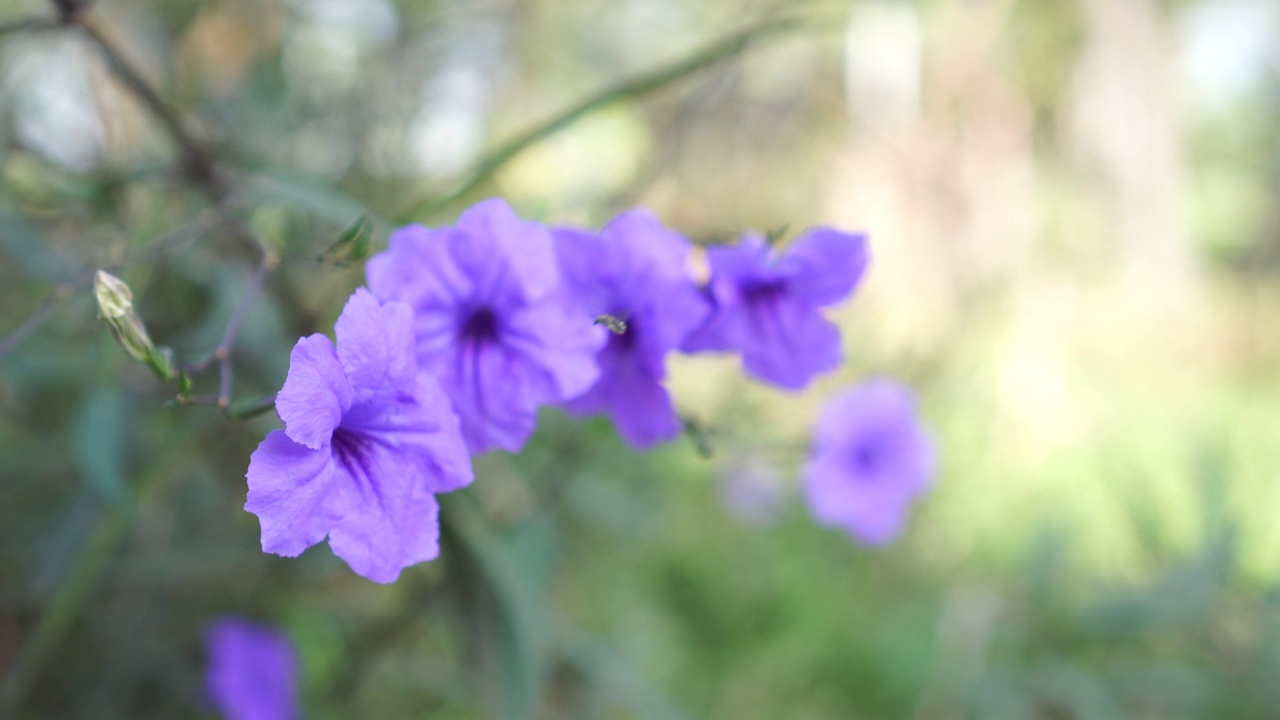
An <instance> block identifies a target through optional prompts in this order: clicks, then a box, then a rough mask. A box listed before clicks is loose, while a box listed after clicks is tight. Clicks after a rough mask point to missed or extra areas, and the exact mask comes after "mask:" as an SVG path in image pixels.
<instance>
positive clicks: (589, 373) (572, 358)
mask: <svg viewBox="0 0 1280 720" xmlns="http://www.w3.org/2000/svg"><path fill="white" fill-rule="evenodd" d="M607 338H608V331H607V330H605V329H604V328H602V327H599V326H596V325H592V324H589V323H584V322H582V317H581V316H580V315H579V314H578V313H576V312H574V310H573V308H572V306H571V305H569V304H568V303H565V302H542V303H538V304H537V305H532V306H529V307H528V308H525V309H524V310H522V311H520V312H516V313H512V314H511V315H510V316H509V318H508V322H507V327H506V332H505V334H504V336H503V343H504V344H505V345H506V346H507V347H508V348H509V349H510V350H511V351H513V352H514V353H517V354H518V355H519V356H520V357H521V358H523V360H524V362H526V363H528V364H529V365H531V366H534V367H536V368H538V369H539V370H540V372H539V373H537V374H533V373H530V377H531V378H534V377H538V376H541V378H543V379H544V380H543V381H542V382H535V383H531V388H530V389H531V390H532V391H533V393H534V396H535V399H534V401H535V402H536V403H538V404H550V403H559V402H561V401H563V400H567V399H568V398H571V397H573V396H575V395H579V394H581V393H583V392H585V391H586V389H587V388H589V387H591V385H592V384H593V383H595V381H596V378H598V377H599V376H600V368H599V366H598V365H597V364H596V359H595V354H596V352H598V351H599V350H600V348H602V347H604V344H605V341H606V340H607Z"/></svg>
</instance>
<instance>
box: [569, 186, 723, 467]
mask: <svg viewBox="0 0 1280 720" xmlns="http://www.w3.org/2000/svg"><path fill="white" fill-rule="evenodd" d="M555 239H556V250H557V252H558V254H559V258H560V270H561V273H562V275H563V277H564V283H565V286H566V287H567V288H568V289H569V291H570V292H571V293H572V294H573V296H574V299H575V300H576V302H577V304H578V307H579V309H580V311H581V312H582V313H583V315H582V319H583V321H584V322H591V321H592V318H595V317H599V316H602V315H609V316H611V317H613V318H616V319H617V320H620V321H621V323H620V324H615V328H614V330H615V331H614V332H611V333H610V334H609V340H608V342H607V343H606V344H605V346H604V348H602V349H601V350H600V353H599V354H598V355H597V356H596V360H597V361H598V362H599V364H600V379H599V380H598V381H596V383H595V384H594V385H592V386H591V389H589V390H587V392H586V393H585V394H583V395H581V396H579V397H577V398H574V399H573V400H570V401H569V402H568V403H567V404H566V405H565V409H566V410H568V411H569V412H570V413H573V414H577V415H588V414H593V413H606V414H608V415H609V416H610V417H611V418H612V419H613V423H614V425H615V426H617V428H618V432H619V433H620V434H621V435H622V437H623V438H624V439H625V440H626V441H627V442H628V443H630V444H631V446H632V447H635V448H637V449H643V448H646V447H649V446H650V445H653V444H654V443H656V442H659V441H661V440H669V439H671V438H673V437H675V436H676V435H678V434H679V433H680V420H679V418H678V417H677V416H676V412H675V409H674V408H673V407H672V406H671V398H670V397H669V396H668V395H667V391H666V389H665V388H664V387H663V386H662V378H663V377H665V375H666V366H665V363H664V357H665V356H666V354H667V353H668V352H670V351H672V350H675V349H677V348H678V347H680V344H681V343H682V342H684V339H685V338H686V337H687V336H688V335H689V333H690V332H692V331H693V330H694V329H696V328H697V327H698V326H699V325H701V324H702V322H703V320H704V319H705V318H706V315H707V311H708V309H709V308H708V306H707V303H706V300H704V299H703V297H702V295H701V293H699V292H698V289H697V287H696V286H695V285H694V284H693V280H692V279H691V278H690V277H689V276H688V275H687V274H686V272H685V259H686V257H687V256H688V254H689V243H688V241H687V240H685V239H684V238H683V237H681V236H679V235H677V234H676V233H674V232H671V231H670V230H667V229H665V228H663V227H662V226H661V225H660V224H659V223H658V221H657V220H655V219H654V218H653V217H652V216H651V215H649V214H648V213H646V212H644V211H641V210H633V211H630V212H627V213H623V214H622V215H619V216H618V217H617V218H615V219H614V220H613V221H612V222H610V223H609V224H608V225H607V226H605V228H604V230H602V231H601V232H600V233H599V234H596V233H589V232H584V231H581V230H570V229H558V230H556V231H555ZM619 331H620V332H619Z"/></svg>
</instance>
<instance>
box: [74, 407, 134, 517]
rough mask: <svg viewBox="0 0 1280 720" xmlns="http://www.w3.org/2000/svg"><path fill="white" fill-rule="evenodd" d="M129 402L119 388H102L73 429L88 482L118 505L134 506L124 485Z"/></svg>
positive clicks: (81, 467)
mask: <svg viewBox="0 0 1280 720" xmlns="http://www.w3.org/2000/svg"><path fill="white" fill-rule="evenodd" d="M128 428H129V405H128V402H127V399H126V398H125V396H124V393H122V392H120V391H119V390H117V389H115V388H103V389H101V390H98V391H97V392H95V393H94V394H93V395H90V396H89V398H88V399H87V400H86V401H85V403H84V405H82V406H81V407H80V411H79V414H78V415H77V417H76V420H75V426H74V429H73V430H72V443H73V445H74V447H75V455H76V462H77V464H78V465H79V466H80V472H81V475H82V476H83V477H84V479H85V482H86V484H88V486H89V487H90V488H91V489H92V490H93V491H94V492H95V493H97V494H98V495H99V496H101V497H102V499H103V500H105V501H106V502H108V503H110V504H111V505H112V506H114V507H116V508H125V507H128V506H129V505H130V497H129V491H128V489H127V488H126V487H125V484H124V463H125V456H126V452H125V450H126V443H127V442H128V436H127V430H128Z"/></svg>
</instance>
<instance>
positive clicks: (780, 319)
mask: <svg viewBox="0 0 1280 720" xmlns="http://www.w3.org/2000/svg"><path fill="white" fill-rule="evenodd" d="M707 260H708V263H709V264H710V266H711V279H710V281H709V283H708V284H707V295H708V296H709V297H710V299H711V302H712V304H713V306H714V308H715V310H714V312H713V314H712V315H711V317H710V319H709V320H708V321H707V323H706V324H705V325H704V326H703V327H702V328H700V329H699V330H698V331H697V332H695V333H694V334H693V335H692V336H690V337H689V339H688V340H687V341H686V342H685V344H684V349H685V350H686V351H689V352H697V351H703V350H732V351H737V352H741V353H742V365H743V367H744V368H745V370H746V371H747V373H749V374H751V375H754V376H755V377H757V378H759V379H761V380H765V381H767V382H771V383H773V384H775V385H778V386H779V387H782V388H785V389H787V390H800V389H802V388H804V387H805V386H806V385H808V384H809V381H810V380H812V379H813V378H814V377H815V376H816V375H818V374H820V373H823V372H827V371H830V370H833V369H835V368H836V366H837V365H839V364H840V360H841V358H842V351H841V348H840V331H839V330H837V329H836V326H835V325H832V324H831V323H830V322H828V321H827V320H826V319H825V318H823V317H822V313H821V312H820V309H821V308H823V307H826V306H828V305H833V304H835V303H837V302H839V301H841V300H843V299H844V298H846V297H848V296H849V294H850V293H852V292H853V291H854V289H855V288H856V287H857V286H858V283H859V282H860V281H861V279H862V275H863V272H864V271H865V270H866V267H867V262H868V255H867V238H866V236H865V235H862V234H848V233H843V232H840V231H838V230H833V229H831V228H822V227H819V228H814V229H812V230H809V231H808V232H806V233H805V234H804V235H801V236H800V238H799V239H798V240H796V241H795V243H793V244H792V245H791V246H790V247H789V248H787V250H786V251H785V252H784V253H782V254H778V253H777V252H775V251H774V250H772V249H771V248H770V247H769V245H768V244H767V243H766V242H765V240H764V238H762V237H760V236H758V235H748V236H746V237H744V238H743V239H742V241H741V242H739V243H738V245H736V246H733V247H713V248H710V249H709V250H707Z"/></svg>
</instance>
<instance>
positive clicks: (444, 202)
mask: <svg viewBox="0 0 1280 720" xmlns="http://www.w3.org/2000/svg"><path fill="white" fill-rule="evenodd" d="M798 27H801V21H800V19H799V18H795V17H786V18H776V19H771V20H766V21H763V22H761V23H758V24H756V25H753V26H751V27H748V28H746V29H744V30H739V31H738V32H735V33H733V34H731V35H729V36H728V37H724V38H721V39H719V40H717V41H715V42H712V43H711V44H709V45H707V46H705V47H703V48H702V49H700V50H697V51H695V52H694V53H692V54H690V55H688V56H686V57H684V58H681V59H679V60H676V61H675V62H672V63H670V64H668V65H664V66H662V67H659V68H656V69H654V70H651V71H649V72H647V73H645V74H643V75H638V76H636V77H633V78H631V79H629V80H624V81H622V82H620V83H618V84H616V85H613V86H611V87H607V88H605V89H603V90H601V91H600V92H598V93H596V94H594V95H591V96H588V97H586V98H584V99H583V100H581V101H579V102H578V103H576V104H574V105H572V106H570V107H568V108H566V109H564V110H562V111H561V112H559V113H557V114H556V115H555V116H553V117H551V118H550V119H548V120H546V121H545V122H543V123H542V124H540V125H537V126H534V127H532V128H530V129H529V130H526V131H525V132H523V133H521V134H520V135H517V136H516V137H514V138H512V139H511V140H509V141H507V142H506V143H504V144H502V145H500V146H499V147H498V148H497V149H495V150H494V151H493V152H491V153H490V154H489V155H487V156H486V157H485V158H484V159H483V160H481V161H480V164H479V165H477V167H476V169H475V171H474V172H473V173H472V174H471V176H470V177H469V178H468V179H467V180H466V181H464V182H463V183H462V185H460V186H459V187H458V188H457V189H455V190H453V191H452V192H450V193H448V194H447V195H444V196H443V197H427V198H424V199H416V200H412V201H410V202H407V203H405V206H406V207H405V210H404V211H402V212H401V213H400V214H399V218H400V220H401V221H402V222H411V221H413V220H416V219H422V218H425V217H427V216H430V215H432V214H433V213H436V212H438V211H440V210H443V209H445V208H447V207H449V206H450V205H452V204H453V203H455V202H457V201H458V200H461V199H463V198H465V197H466V196H467V195H468V194H469V193H471V191H473V190H475V189H476V188H477V187H479V186H480V185H481V184H483V183H484V182H485V181H486V180H488V179H489V178H491V177H492V176H493V175H494V173H496V172H498V170H500V169H502V167H503V166H504V165H506V164H507V163H509V162H511V161H512V160H513V159H515V158H516V157H517V156H518V155H520V154H521V153H523V152H524V151H525V150H527V149H529V148H530V147H532V146H533V145H534V144H536V143H537V142H538V141H540V140H543V139H545V138H547V137H550V136H551V135H554V134H556V133H557V132H559V131H561V130H563V129H565V128H566V127H568V126H570V125H572V124H573V123H575V122H577V121H578V120H580V119H582V118H583V117H586V116H587V115H590V114H591V113H593V112H595V111H596V110H599V109H600V108H603V107H606V106H608V105H612V104H613V103H615V102H618V101H620V100H625V99H627V98H636V97H642V96H644V95H648V94H649V93H652V92H655V91H657V90H661V89H662V88H664V87H666V86H667V85H670V84H672V83H674V82H676V81H678V80H681V79H683V78H685V77H687V76H689V75H692V74H693V73H695V72H697V71H699V70H702V69H703V68H706V67H710V66H712V65H715V64H716V63H719V62H721V61H722V60H726V59H728V58H732V57H735V56H737V55H739V54H740V53H742V52H743V51H745V50H746V49H747V48H749V47H751V46H752V45H754V44H755V43H757V42H759V41H761V40H763V39H765V38H767V37H770V36H773V35H777V34H779V33H782V32H784V31H788V30H794V29H796V28H798Z"/></svg>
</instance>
